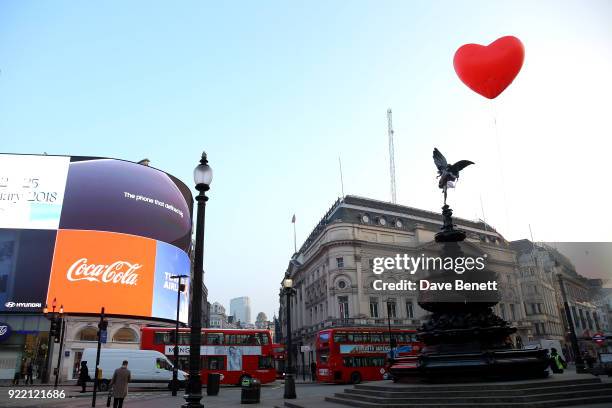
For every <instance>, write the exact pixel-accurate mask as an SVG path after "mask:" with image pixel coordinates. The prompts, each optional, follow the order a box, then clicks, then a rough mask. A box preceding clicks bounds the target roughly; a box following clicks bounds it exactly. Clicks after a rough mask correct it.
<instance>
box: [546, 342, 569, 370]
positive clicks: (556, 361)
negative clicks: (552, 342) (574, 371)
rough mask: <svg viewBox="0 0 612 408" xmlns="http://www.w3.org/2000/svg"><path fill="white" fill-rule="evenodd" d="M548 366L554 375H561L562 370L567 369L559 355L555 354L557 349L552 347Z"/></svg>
mask: <svg viewBox="0 0 612 408" xmlns="http://www.w3.org/2000/svg"><path fill="white" fill-rule="evenodd" d="M549 364H550V369H551V370H552V372H553V373H555V374H563V369H564V368H567V363H566V362H565V360H563V358H562V357H561V356H560V355H559V354H557V349H556V348H554V347H553V348H551V349H550V360H549Z"/></svg>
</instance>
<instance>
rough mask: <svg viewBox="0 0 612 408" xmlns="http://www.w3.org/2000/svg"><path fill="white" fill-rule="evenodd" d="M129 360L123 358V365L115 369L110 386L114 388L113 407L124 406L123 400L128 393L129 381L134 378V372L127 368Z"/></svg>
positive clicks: (120, 407) (119, 407)
mask: <svg viewBox="0 0 612 408" xmlns="http://www.w3.org/2000/svg"><path fill="white" fill-rule="evenodd" d="M127 366H128V362H127V360H123V363H122V364H121V367H119V368H118V369H116V370H115V373H114V374H113V379H112V380H111V382H110V386H111V387H112V389H113V398H114V400H113V408H122V407H123V400H124V399H125V397H126V396H127V393H128V383H129V382H130V381H131V380H132V373H130V370H128V368H127Z"/></svg>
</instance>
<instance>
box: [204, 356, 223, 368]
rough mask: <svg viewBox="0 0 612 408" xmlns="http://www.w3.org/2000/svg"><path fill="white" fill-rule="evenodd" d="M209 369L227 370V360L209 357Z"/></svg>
mask: <svg viewBox="0 0 612 408" xmlns="http://www.w3.org/2000/svg"><path fill="white" fill-rule="evenodd" d="M207 360H208V366H207V367H208V369H209V370H225V364H224V363H225V360H224V358H223V357H219V356H208V358H207Z"/></svg>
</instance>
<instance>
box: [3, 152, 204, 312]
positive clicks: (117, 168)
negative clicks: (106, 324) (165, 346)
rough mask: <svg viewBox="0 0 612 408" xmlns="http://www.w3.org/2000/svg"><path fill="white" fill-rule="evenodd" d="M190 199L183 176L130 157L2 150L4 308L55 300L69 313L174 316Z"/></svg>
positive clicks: (185, 262)
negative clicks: (64, 154)
mask: <svg viewBox="0 0 612 408" xmlns="http://www.w3.org/2000/svg"><path fill="white" fill-rule="evenodd" d="M192 201H193V198H192V196H191V192H190V191H189V188H188V187H187V186H185V185H184V184H183V183H182V182H180V181H179V180H178V179H176V178H174V177H173V176H171V175H169V174H167V173H165V172H163V171H160V170H157V169H154V168H152V167H148V166H143V165H139V164H136V163H132V162H128V161H123V160H116V159H107V158H94V157H80V156H79V157H75V156H73V157H67V156H35V155H10V154H0V311H21V312H27V311H37V310H40V308H41V307H42V306H44V304H45V303H48V304H51V302H52V301H53V299H56V300H57V304H62V305H63V306H64V310H65V312H67V313H99V311H100V308H101V307H102V306H104V308H105V311H106V313H108V314H115V315H129V316H142V317H154V318H162V319H172V320H174V319H175V318H176V297H177V288H178V285H177V282H176V281H175V280H174V279H170V276H172V275H190V259H189V255H188V253H189V250H190V245H191V214H192V208H193V207H192V205H193V204H192ZM185 283H188V282H185ZM188 293H189V291H188V290H187V291H185V292H184V293H182V294H181V296H182V297H183V298H182V300H181V304H182V306H183V307H182V309H181V311H180V314H179V318H180V320H181V321H183V322H186V321H187V304H188V299H187V296H188Z"/></svg>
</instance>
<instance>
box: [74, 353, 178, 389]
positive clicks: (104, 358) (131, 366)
mask: <svg viewBox="0 0 612 408" xmlns="http://www.w3.org/2000/svg"><path fill="white" fill-rule="evenodd" d="M96 351H97V350H96V349H95V348H88V349H85V350H83V356H82V357H81V361H87V368H88V369H89V375H90V376H91V378H92V379H93V378H94V372H95V367H96ZM123 360H127V362H128V370H130V372H131V374H132V381H131V382H134V383H138V382H140V383H156V382H159V383H167V384H168V386H170V385H171V381H172V370H173V368H174V366H173V365H172V363H171V362H170V360H168V358H167V357H166V356H164V355H163V354H162V353H160V352H159V351H155V350H124V349H101V350H100V364H99V365H98V368H99V369H102V378H101V380H100V390H101V391H106V390H108V384H109V383H110V381H111V379H112V378H113V373H114V372H115V370H116V369H117V368H119V367H121V364H122V363H123ZM177 379H178V381H179V385H180V386H181V387H183V386H184V385H185V383H186V379H187V373H185V372H184V371H182V370H178V374H177Z"/></svg>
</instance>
